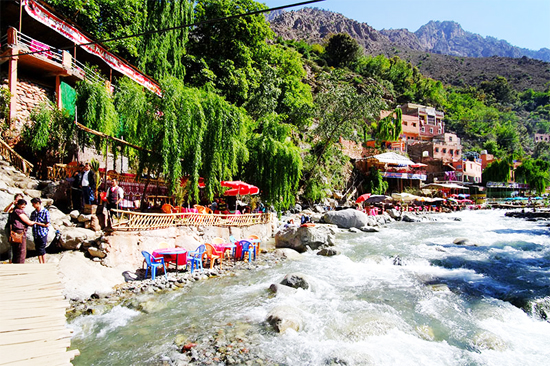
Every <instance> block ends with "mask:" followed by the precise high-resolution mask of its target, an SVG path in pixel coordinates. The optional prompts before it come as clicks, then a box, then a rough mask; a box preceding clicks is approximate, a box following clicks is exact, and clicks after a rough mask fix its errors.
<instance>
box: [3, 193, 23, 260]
mask: <svg viewBox="0 0 550 366" xmlns="http://www.w3.org/2000/svg"><path fill="white" fill-rule="evenodd" d="M20 199H23V195H22V194H21V193H16V194H15V196H14V197H13V202H10V204H9V205H7V206H6V208H5V209H4V212H5V213H7V214H8V215H9V214H10V213H12V211H13V208H14V207H15V204H16V203H17V201H19V200H20ZM4 233H6V236H7V237H8V241H9V240H10V220H9V217H8V220H6V227H5V228H4ZM8 258H9V262H10V263H11V259H12V253H11V247H10V248H9V249H8Z"/></svg>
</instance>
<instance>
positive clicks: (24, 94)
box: [1, 73, 55, 140]
mask: <svg viewBox="0 0 550 366" xmlns="http://www.w3.org/2000/svg"><path fill="white" fill-rule="evenodd" d="M1 80H2V86H4V85H6V87H7V85H8V79H7V74H6V73H2V75H1ZM16 97H17V120H16V121H12V127H11V129H10V135H11V136H10V137H12V136H13V137H16V136H19V135H20V134H21V131H22V130H23V126H24V125H26V124H27V123H28V121H29V118H30V115H31V112H32V111H33V110H34V109H35V108H36V107H38V106H39V105H40V104H41V103H43V102H47V101H55V89H54V88H50V87H46V86H44V85H41V84H37V83H35V82H33V81H31V80H29V79H27V78H24V77H21V76H20V77H19V80H18V82H17V96H16ZM16 140H18V138H16Z"/></svg>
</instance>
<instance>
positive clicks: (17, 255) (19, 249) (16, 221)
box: [8, 199, 44, 263]
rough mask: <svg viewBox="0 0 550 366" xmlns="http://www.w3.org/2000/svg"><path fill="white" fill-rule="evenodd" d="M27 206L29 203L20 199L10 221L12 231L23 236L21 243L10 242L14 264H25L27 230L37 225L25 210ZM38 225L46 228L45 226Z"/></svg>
mask: <svg viewBox="0 0 550 366" xmlns="http://www.w3.org/2000/svg"><path fill="white" fill-rule="evenodd" d="M26 206H27V201H25V200H24V199H19V200H18V201H17V202H16V203H15V209H14V210H13V211H12V212H11V213H10V217H9V219H8V222H9V224H10V228H11V231H13V232H15V233H17V234H22V235H23V240H22V242H21V243H14V242H12V241H11V240H10V244H11V251H12V253H13V259H12V263H25V258H26V257H27V228H28V227H29V226H33V225H35V224H37V223H36V222H34V221H31V220H30V219H29V217H28V216H27V214H26V213H25V211H24V210H25V207H26ZM38 225H41V226H44V224H38Z"/></svg>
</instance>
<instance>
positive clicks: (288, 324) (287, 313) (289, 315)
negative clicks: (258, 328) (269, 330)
mask: <svg viewBox="0 0 550 366" xmlns="http://www.w3.org/2000/svg"><path fill="white" fill-rule="evenodd" d="M267 322H268V323H269V324H270V325H271V326H272V327H273V329H274V330H275V331H276V332H278V333H284V332H286V331H287V329H294V330H295V331H296V332H299V331H300V330H302V329H303V328H304V321H303V319H302V316H301V314H300V311H299V310H298V309H296V308H292V307H289V306H278V307H276V308H274V309H273V310H271V312H270V313H269V314H268V316H267Z"/></svg>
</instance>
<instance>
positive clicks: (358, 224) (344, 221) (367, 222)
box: [323, 208, 377, 229]
mask: <svg viewBox="0 0 550 366" xmlns="http://www.w3.org/2000/svg"><path fill="white" fill-rule="evenodd" d="M323 220H324V221H325V222H326V223H329V224H334V225H338V227H341V228H345V229H349V228H352V227H355V228H357V229H362V228H363V227H365V226H376V224H377V222H376V220H375V219H373V218H372V217H371V216H369V215H367V214H366V213H364V212H361V211H359V210H354V209H352V208H349V209H347V210H341V211H328V212H327V213H325V214H324V216H323Z"/></svg>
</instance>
